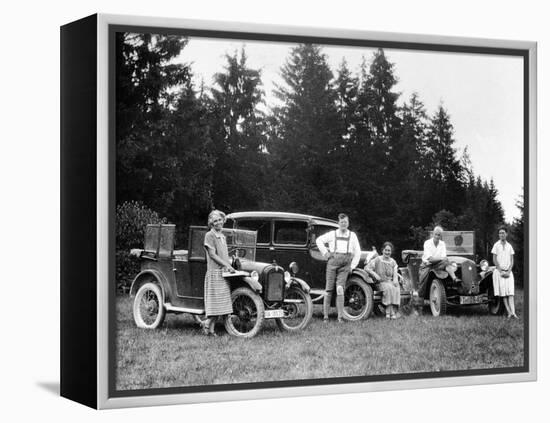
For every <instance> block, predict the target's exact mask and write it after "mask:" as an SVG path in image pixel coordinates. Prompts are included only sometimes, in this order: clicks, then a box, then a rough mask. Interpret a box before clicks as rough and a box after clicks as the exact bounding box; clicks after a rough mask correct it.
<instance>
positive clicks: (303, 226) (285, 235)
mask: <svg viewBox="0 0 550 423" xmlns="http://www.w3.org/2000/svg"><path fill="white" fill-rule="evenodd" d="M273 241H274V242H275V244H279V245H287V244H289V245H305V244H306V243H307V222H293V221H275V227H274V230H273Z"/></svg>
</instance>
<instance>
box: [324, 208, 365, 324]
mask: <svg viewBox="0 0 550 423" xmlns="http://www.w3.org/2000/svg"><path fill="white" fill-rule="evenodd" d="M338 226H339V228H338V229H337V230H335V231H330V232H327V233H325V234H323V235H321V236H320V237H319V238H317V240H316V243H317V247H319V251H320V252H321V254H322V255H323V256H324V257H326V258H327V259H328V261H327V270H326V285H325V291H326V292H325V297H324V299H323V320H324V321H327V320H328V312H329V309H330V303H331V301H332V296H333V292H334V288H335V286H336V309H337V310H338V321H339V322H342V312H343V311H344V286H345V284H346V281H347V279H348V275H349V273H350V271H351V269H354V268H355V267H357V265H358V264H359V260H360V258H361V247H360V245H359V240H358V239H357V235H355V233H354V232H352V231H350V230H348V226H349V218H348V216H347V215H346V214H344V213H340V214H339V215H338ZM327 246H328V248H327Z"/></svg>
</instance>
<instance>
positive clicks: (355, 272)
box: [348, 267, 374, 285]
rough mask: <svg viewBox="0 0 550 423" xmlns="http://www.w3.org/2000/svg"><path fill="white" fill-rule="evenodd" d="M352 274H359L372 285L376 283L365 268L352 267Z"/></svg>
mask: <svg viewBox="0 0 550 423" xmlns="http://www.w3.org/2000/svg"><path fill="white" fill-rule="evenodd" d="M350 276H359V277H360V278H361V279H362V280H363V281H364V282H365V283H368V284H370V285H373V284H374V281H373V280H372V278H371V277H370V276H369V274H368V273H367V271H366V270H363V269H360V268H358V267H356V268H355V269H352V271H351V272H350ZM348 279H349V278H348Z"/></svg>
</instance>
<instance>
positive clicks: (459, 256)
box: [401, 231, 504, 316]
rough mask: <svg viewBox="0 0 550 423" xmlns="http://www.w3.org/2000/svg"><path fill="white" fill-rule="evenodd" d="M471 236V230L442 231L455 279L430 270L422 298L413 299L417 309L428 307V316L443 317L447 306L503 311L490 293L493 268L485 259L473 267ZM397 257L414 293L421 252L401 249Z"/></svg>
mask: <svg viewBox="0 0 550 423" xmlns="http://www.w3.org/2000/svg"><path fill="white" fill-rule="evenodd" d="M474 237H475V234H474V232H473V231H446V232H443V237H442V240H443V241H444V242H445V246H446V248H447V258H448V259H449V261H450V262H451V264H453V266H454V267H455V269H456V270H455V275H456V277H457V280H456V281H453V280H452V279H451V277H450V276H449V274H448V273H447V272H446V271H435V270H431V271H430V273H429V276H428V282H427V285H426V291H425V295H424V296H423V297H422V298H416V299H415V302H416V303H417V304H418V305H420V306H424V305H428V306H429V308H430V311H431V313H432V315H434V316H441V315H444V314H445V313H446V312H447V306H449V305H451V306H471V305H480V304H486V305H487V308H488V311H489V313H491V314H493V315H496V314H500V313H502V312H503V310H504V305H503V304H502V301H501V300H500V298H499V297H495V296H494V294H493V278H492V274H493V271H494V266H489V263H488V262H487V260H481V261H480V262H479V264H477V265H476V263H475V261H474V259H475V254H474V246H475V242H474V241H475V239H474ZM401 254H402V259H403V262H405V263H407V267H408V271H407V272H406V274H405V273H404V275H405V277H406V278H407V279H410V285H411V286H412V287H413V289H415V291H414V293H415V294H416V289H417V287H418V282H419V269H420V265H421V264H422V254H423V251H417V250H404V251H402V253H401Z"/></svg>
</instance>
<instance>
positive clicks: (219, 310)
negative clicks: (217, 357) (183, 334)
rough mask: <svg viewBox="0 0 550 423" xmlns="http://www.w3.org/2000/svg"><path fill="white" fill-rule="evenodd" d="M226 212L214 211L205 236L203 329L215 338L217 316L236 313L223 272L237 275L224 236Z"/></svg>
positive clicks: (211, 213) (209, 217)
mask: <svg viewBox="0 0 550 423" xmlns="http://www.w3.org/2000/svg"><path fill="white" fill-rule="evenodd" d="M224 223H225V213H223V212H221V211H219V210H213V211H212V212H210V214H209V215H208V227H209V228H210V231H208V232H207V233H206V235H205V237H204V248H205V250H206V275H205V277H204V311H205V314H206V319H205V320H204V321H203V322H202V329H203V331H204V333H205V334H206V335H214V336H216V332H215V331H214V326H215V324H216V319H217V318H218V316H226V315H230V314H231V313H233V306H232V303H231V291H230V287H229V283H228V282H227V281H226V280H225V279H224V277H223V276H222V273H223V272H224V271H229V272H234V271H235V269H233V267H232V266H231V260H230V259H229V253H228V251H227V243H226V241H225V235H224V234H223V233H222V229H223V225H224Z"/></svg>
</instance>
